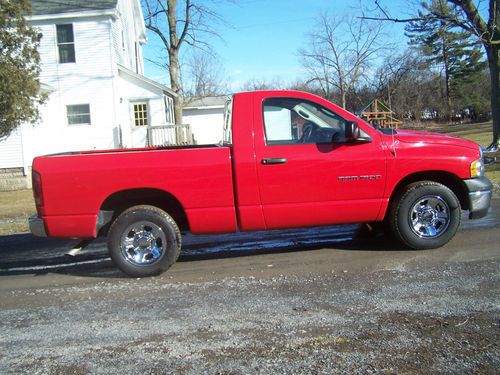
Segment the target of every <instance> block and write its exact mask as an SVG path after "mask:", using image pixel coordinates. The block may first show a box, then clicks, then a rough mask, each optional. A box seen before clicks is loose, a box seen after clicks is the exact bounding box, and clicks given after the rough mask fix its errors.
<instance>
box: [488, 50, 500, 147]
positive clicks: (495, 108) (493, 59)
mask: <svg viewBox="0 0 500 375" xmlns="http://www.w3.org/2000/svg"><path fill="white" fill-rule="evenodd" d="M499 46H500V45H499V44H491V45H489V46H487V47H486V53H487V55H488V66H489V69H490V78H491V117H492V120H493V144H495V143H499V142H500V77H499V75H500V57H499V52H500V48H499Z"/></svg>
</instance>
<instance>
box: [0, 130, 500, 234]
mask: <svg viewBox="0 0 500 375" xmlns="http://www.w3.org/2000/svg"><path fill="white" fill-rule="evenodd" d="M443 132H445V133H447V134H450V135H454V136H457V137H463V138H467V139H470V140H472V141H474V142H476V143H479V144H480V145H482V146H483V147H486V146H488V145H489V143H490V142H491V123H490V124H481V125H478V126H476V125H462V126H459V127H450V128H448V129H445V130H444V131H443ZM486 175H487V176H488V178H489V179H490V180H491V182H493V184H494V185H495V195H494V196H496V197H499V196H500V161H497V162H496V163H494V164H491V165H488V166H486ZM35 213H36V209H35V204H34V201H33V193H32V191H31V190H20V191H8V192H0V236H2V235H8V234H13V233H20V232H27V231H28V218H29V217H30V216H32V215H34V214H35Z"/></svg>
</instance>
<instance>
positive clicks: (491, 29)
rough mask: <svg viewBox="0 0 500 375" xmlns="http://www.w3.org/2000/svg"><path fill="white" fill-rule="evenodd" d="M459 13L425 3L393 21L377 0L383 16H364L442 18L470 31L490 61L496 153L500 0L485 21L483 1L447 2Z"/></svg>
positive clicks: (492, 2) (499, 138)
mask: <svg viewBox="0 0 500 375" xmlns="http://www.w3.org/2000/svg"><path fill="white" fill-rule="evenodd" d="M447 1H448V3H450V4H452V5H454V6H455V7H456V9H457V10H458V12H457V13H456V14H454V15H453V16H452V17H450V15H449V14H445V13H441V12H439V10H432V9H430V8H429V6H428V5H427V4H426V3H422V7H423V9H424V10H423V11H420V12H419V13H418V15H417V16H416V17H413V18H394V17H392V16H391V15H390V14H389V12H388V11H386V10H385V9H384V8H383V7H382V6H381V4H380V2H379V0H375V5H376V6H377V8H378V9H379V10H380V11H381V13H382V15H381V16H380V17H363V19H373V20H379V21H380V20H382V21H392V22H403V23H407V22H414V21H420V20H426V19H427V20H429V19H439V20H443V21H445V22H448V23H449V24H451V25H453V26H456V27H458V28H461V29H463V30H465V31H468V32H469V33H471V34H472V35H475V36H476V37H477V38H478V40H479V41H480V42H481V43H482V45H483V47H484V49H485V51H486V55H487V58H488V68H489V72H490V79H491V114H492V120H493V142H492V143H491V145H490V146H489V147H488V148H489V149H490V150H492V151H493V150H497V149H498V148H499V147H500V0H488V20H485V19H484V18H483V16H482V14H481V12H480V10H479V5H480V3H481V1H480V0H477V1H473V0H447Z"/></svg>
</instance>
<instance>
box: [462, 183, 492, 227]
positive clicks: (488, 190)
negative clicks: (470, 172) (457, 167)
mask: <svg viewBox="0 0 500 375" xmlns="http://www.w3.org/2000/svg"><path fill="white" fill-rule="evenodd" d="M464 182H465V186H466V187H467V190H468V192H469V219H480V218H482V217H484V216H486V214H487V213H488V209H489V208H490V201H491V195H492V192H493V185H492V184H491V182H490V180H488V179H487V178H486V177H480V178H471V179H469V180H464Z"/></svg>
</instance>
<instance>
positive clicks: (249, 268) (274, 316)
mask: <svg viewBox="0 0 500 375" xmlns="http://www.w3.org/2000/svg"><path fill="white" fill-rule="evenodd" d="M499 203H500V202H499V201H498V200H496V201H495V203H494V207H493V210H492V212H491V213H490V215H489V218H487V219H486V220H485V221H482V222H479V223H478V224H477V225H475V226H474V227H469V228H464V229H462V230H461V231H460V233H459V234H458V235H457V236H456V238H455V239H454V240H453V241H452V242H451V243H450V244H448V245H447V246H446V247H444V248H442V249H439V250H431V251H403V250H402V249H400V248H399V247H398V246H397V245H394V244H391V243H388V242H386V241H384V240H382V239H376V240H373V239H369V240H367V239H365V240H363V239H356V236H355V235H354V233H355V232H356V228H343V229H341V231H342V230H343V231H344V232H343V236H344V237H342V236H339V237H335V236H333V235H331V237H330V240H327V239H326V237H327V236H326V234H325V233H327V232H321V231H319V232H318V231H316V232H315V231H313V232H309V235H307V233H304V232H301V233H299V235H296V236H294V235H293V234H291V233H289V232H286V233H281V234H280V233H274V234H273V236H276V237H277V238H276V239H274V240H273V239H272V238H265V239H262V238H251V237H243V239H240V240H239V241H237V243H234V242H232V243H233V245H229V244H228V243H229V241H228V243H225V242H224V241H226V240H228V239H227V238H226V237H222V238H220V239H219V241H218V242H219V243H218V244H217V243H216V244H214V245H213V246H214V247H217V246H227V247H228V248H231V247H233V248H237V249H239V251H237V252H236V255H233V253H231V251H230V249H229V250H228V249H226V251H224V252H222V254H216V255H210V254H204V253H196V252H195V254H194V255H193V254H191V255H190V254H185V255H184V256H183V259H182V260H181V261H180V262H179V263H177V264H176V265H174V267H173V268H172V269H171V270H170V271H168V272H167V273H165V274H164V275H162V276H159V277H156V278H149V279H127V278H124V277H123V275H121V274H120V273H119V272H118V271H116V270H115V269H114V268H113V266H112V265H111V264H110V262H109V261H108V260H106V255H105V253H104V250H103V248H102V244H97V245H95V247H94V248H91V249H90V250H89V254H93V255H92V257H90V258H89V257H88V256H87V258H80V259H83V260H82V261H81V262H80V263H78V259H77V260H76V261H75V260H72V261H71V263H67V264H66V265H62V266H61V265H59V266H58V265H57V264H56V263H57V262H56V261H54V260H53V259H52V258H51V259H52V260H50V261H49V260H43V259H45V258H44V257H45V256H46V255H40V254H42V253H43V254H46V253H47V252H48V251H49V250H50V249H48V248H49V247H51V246H53V247H54V249H55V250H53V251H54V252H57V251H62V250H61V249H56V247H57V246H55V245H53V244H52V242H50V243H45V244H44V243H40V245H39V247H40V248H43V246H45V247H46V248H43V251H42V250H40V252H37V250H36V249H35V247H36V246H34V245H33V246H32V245H29V246H28V245H26V247H25V248H23V247H22V246H21V242H22V241H23V240H22V238H23V237H14V238H0V247H3V248H2V249H1V250H0V252H1V253H2V255H5V256H3V257H2V258H3V259H4V260H3V262H4V263H3V264H0V274H1V275H2V276H0V304H1V309H0V347H1V348H2V350H1V351H0V373H2V374H19V373H29V374H104V373H105V374H113V373H114V374H145V373H148V374H252V373H255V374H276V373H279V374H331V373H344V372H348V373H363V374H366V373H388V374H391V373H450V374H451V373H453V374H456V373H464V374H465V373H467V374H469V373H486V374H489V373H491V374H493V373H496V372H498V369H500V349H499V343H500V339H499V334H500V287H499V285H500V284H499V281H500V245H499V244H500V230H499V227H500V225H499V222H500V220H499V218H500V204H499ZM301 236H302V237H301ZM308 236H309V238H310V239H311V237H315V236H316V237H317V239H318V241H319V242H318V243H317V244H316V245H315V244H314V241H312V242H307V241H303V242H301V241H300V238H306V237H308ZM342 238H344V239H342ZM352 238H354V239H352ZM233 240H234V239H233ZM16 241H17V242H16ZM19 241H21V242H19ZM24 241H27V240H24ZM206 241H207V239H206V238H195V239H191V248H192V249H195V250H196V249H200V248H207V246H208V245H207V243H206ZM273 241H275V242H273ZM8 244H10V245H8ZM13 244H17V245H16V246H13ZM263 244H264V245H263ZM273 244H274V245H273ZM283 244H285V245H283ZM294 244H295V245H294ZM49 245H50V246H49ZM9 246H10V247H9ZM30 246H31V247H30ZM208 247H209V246H208ZM26 249H31V250H30V251H32V253H33V254H34V257H35V255H36V254H38V255H36V256H39V258H40V259H42V260H40V263H41V265H40V266H38V268H37V265H36V264H31V263H29V262H28V263H26V262H27V261H26V262H25V263H23V262H22V261H20V260H19V259H17V260H16V251H18V253H17V254H18V255H19V254H21V255H23V257H25V256H24V254H25V253H23V251H25V250H26ZM242 249H243V250H242ZM244 249H247V250H244ZM26 251H27V250H26ZM245 251H246V252H245ZM83 256H84V255H83V254H82V257H83ZM56 258H57V257H56ZM54 259H55V258H54ZM57 259H58V258H57ZM61 259H62V258H61ZM16 262H17V263H16ZM54 262H55V263H54ZM68 262H69V261H68ZM54 264H55V266H54ZM52 266H54V267H52ZM30 267H31V268H30ZM44 267H45V268H44Z"/></svg>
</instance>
